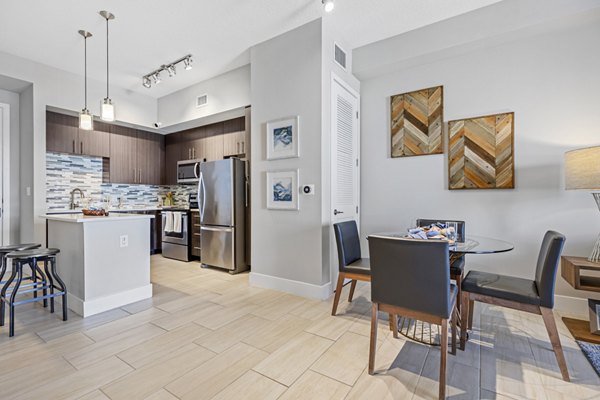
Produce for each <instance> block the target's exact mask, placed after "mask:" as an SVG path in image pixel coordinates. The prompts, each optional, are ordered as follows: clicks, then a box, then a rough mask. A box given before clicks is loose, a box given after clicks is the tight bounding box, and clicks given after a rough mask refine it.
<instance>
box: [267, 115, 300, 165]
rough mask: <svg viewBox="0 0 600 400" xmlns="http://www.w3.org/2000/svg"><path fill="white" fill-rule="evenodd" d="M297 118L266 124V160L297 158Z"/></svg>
mask: <svg viewBox="0 0 600 400" xmlns="http://www.w3.org/2000/svg"><path fill="white" fill-rule="evenodd" d="M299 119H300V118H299V117H298V116H295V117H289V118H283V119H279V120H275V121H269V122H267V160H277V159H280V158H294V157H299V156H300V154H299V149H300V146H299V143H298V139H299V131H298V129H299Z"/></svg>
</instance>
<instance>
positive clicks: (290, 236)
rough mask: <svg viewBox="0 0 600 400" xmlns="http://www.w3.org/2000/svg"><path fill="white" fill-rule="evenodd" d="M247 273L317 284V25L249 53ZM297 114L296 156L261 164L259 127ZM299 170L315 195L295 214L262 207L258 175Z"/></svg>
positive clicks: (303, 200) (262, 180) (319, 103)
mask: <svg viewBox="0 0 600 400" xmlns="http://www.w3.org/2000/svg"><path fill="white" fill-rule="evenodd" d="M251 68H252V72H251V89H252V99H251V100H252V101H251V104H252V140H251V143H252V171H251V180H252V206H253V208H252V273H253V274H254V273H257V274H262V275H267V276H271V277H276V278H284V279H288V280H292V281H299V282H304V283H308V284H312V285H322V284H324V283H326V282H324V280H323V274H322V272H323V271H322V253H321V252H322V243H321V238H322V234H321V128H322V127H321V122H322V121H321V107H322V98H321V95H322V94H321V90H322V89H321V74H322V54H321V21H320V20H317V21H314V22H311V23H309V24H306V25H304V26H302V27H300V28H297V29H294V30H293V31H290V32H287V33H285V34H283V35H281V36H278V37H276V38H274V39H271V40H269V41H266V42H263V43H261V44H259V45H257V46H255V47H253V48H252V49H251ZM294 115H298V116H299V117H300V128H299V133H300V139H299V143H300V158H292V159H285V160H277V161H266V154H265V149H266V142H265V136H266V126H265V124H266V122H267V121H269V120H273V119H279V118H284V117H289V116H294ZM294 169H300V174H299V182H298V183H299V184H300V185H301V184H303V183H314V184H315V185H316V188H317V190H316V195H315V196H311V197H308V196H304V197H300V199H299V206H300V210H299V211H278V210H267V209H266V197H265V196H266V194H265V193H266V187H265V182H266V172H267V171H285V170H294Z"/></svg>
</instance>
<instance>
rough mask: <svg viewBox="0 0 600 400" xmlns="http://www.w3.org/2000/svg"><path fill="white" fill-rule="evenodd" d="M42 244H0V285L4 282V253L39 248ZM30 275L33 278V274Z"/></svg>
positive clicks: (5, 266)
mask: <svg viewBox="0 0 600 400" xmlns="http://www.w3.org/2000/svg"><path fill="white" fill-rule="evenodd" d="M41 246H42V245H41V244H39V243H24V244H9V245H8V246H0V285H1V284H3V283H5V282H4V280H3V279H4V274H5V273H6V268H7V263H6V255H7V254H8V253H12V252H13V251H23V250H31V249H37V248H40V247H41ZM31 275H32V276H31V277H30V279H31V278H33V277H34V274H33V273H32V274H31Z"/></svg>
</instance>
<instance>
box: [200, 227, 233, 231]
mask: <svg viewBox="0 0 600 400" xmlns="http://www.w3.org/2000/svg"><path fill="white" fill-rule="evenodd" d="M200 230H201V231H212V232H233V228H227V227H218V228H216V227H210V226H201V227H200Z"/></svg>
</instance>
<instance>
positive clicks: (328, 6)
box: [321, 0, 335, 13]
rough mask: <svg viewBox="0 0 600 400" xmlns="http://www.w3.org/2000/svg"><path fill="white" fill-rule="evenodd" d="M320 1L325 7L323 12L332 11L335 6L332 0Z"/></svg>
mask: <svg viewBox="0 0 600 400" xmlns="http://www.w3.org/2000/svg"><path fill="white" fill-rule="evenodd" d="M321 3H323V8H324V9H325V12H328V13H329V12H332V11H333V9H334V8H335V4H334V3H333V0H321Z"/></svg>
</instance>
